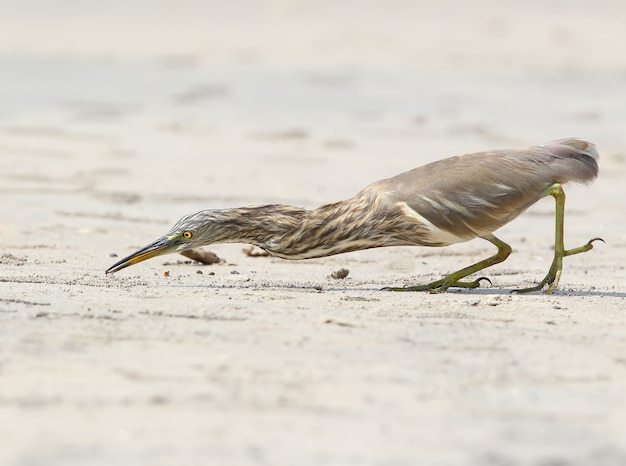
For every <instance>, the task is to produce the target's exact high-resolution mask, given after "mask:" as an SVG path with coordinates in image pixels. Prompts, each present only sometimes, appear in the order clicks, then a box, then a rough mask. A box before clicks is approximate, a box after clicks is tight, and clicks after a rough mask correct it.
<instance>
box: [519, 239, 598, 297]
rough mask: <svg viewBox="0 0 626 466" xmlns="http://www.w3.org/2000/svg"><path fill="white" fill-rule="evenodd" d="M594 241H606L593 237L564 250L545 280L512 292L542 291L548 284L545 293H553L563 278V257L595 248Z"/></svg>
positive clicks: (557, 257)
mask: <svg viewBox="0 0 626 466" xmlns="http://www.w3.org/2000/svg"><path fill="white" fill-rule="evenodd" d="M594 241H602V242H603V243H604V242H605V241H604V240H603V239H602V238H592V239H590V240H589V241H587V243H586V244H583V245H582V246H579V247H577V248H572V249H567V250H565V251H563V254H562V255H556V256H555V257H554V260H553V261H552V265H551V266H550V270H549V271H548V274H547V275H546V276H545V277H544V279H543V280H541V281H540V282H539V283H537V284H536V285H535V286H531V287H528V288H520V289H517V290H512V291H511V293H532V292H533V291H542V290H543V288H544V287H545V286H546V285H548V288H546V289H545V291H544V293H545V294H550V293H552V292H553V291H554V290H555V289H556V287H557V285H558V284H559V279H560V278H561V271H562V270H563V258H564V257H567V256H573V255H574V254H580V253H581V252H587V251H589V250H591V249H593V242H594Z"/></svg>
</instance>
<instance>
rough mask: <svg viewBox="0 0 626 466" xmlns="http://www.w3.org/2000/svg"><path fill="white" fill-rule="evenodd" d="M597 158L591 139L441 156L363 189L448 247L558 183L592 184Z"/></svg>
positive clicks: (498, 222) (492, 226) (491, 227)
mask: <svg viewBox="0 0 626 466" xmlns="http://www.w3.org/2000/svg"><path fill="white" fill-rule="evenodd" d="M597 159H598V152H597V150H596V148H595V146H594V145H593V144H592V143H590V142H587V141H583V140H580V139H574V138H569V139H560V140H556V141H552V142H549V143H546V144H542V145H538V146H531V147H526V148H522V149H512V150H498V151H489V152H480V153H475V154H468V155H462V156H457V157H451V158H448V159H444V160H439V161H437V162H433V163H430V164H428V165H424V166H422V167H419V168H416V169H414V170H410V171H408V172H405V173H402V174H400V175H397V176H395V177H393V178H388V179H385V180H381V181H379V182H377V183H374V184H373V185H370V186H369V187H367V188H366V189H365V190H364V191H363V192H364V193H366V192H372V191H371V190H373V191H375V192H379V193H380V192H384V193H386V194H385V196H386V199H387V201H389V202H391V203H393V204H397V205H401V206H402V207H403V208H404V210H405V211H406V213H408V214H409V215H415V216H417V218H419V219H421V220H422V219H425V220H426V221H427V222H428V223H430V224H431V229H432V230H433V232H434V236H433V243H432V244H433V245H445V244H451V243H455V242H460V241H466V240H469V239H472V238H474V237H476V236H482V235H485V234H487V233H491V232H493V231H495V230H497V229H498V228H500V227H501V226H503V225H505V224H506V223H508V222H510V221H511V220H513V219H514V218H515V217H517V216H518V215H519V214H521V213H522V212H523V211H524V210H526V209H527V208H528V207H530V206H531V205H532V204H534V203H535V202H537V201H538V200H539V199H540V198H542V197H543V196H545V194H546V193H545V191H546V189H547V188H549V187H550V186H552V185H553V184H555V183H560V184H565V183H568V182H570V181H575V182H582V183H588V182H591V181H592V180H593V179H594V178H596V176H597V174H598V164H597ZM403 203H406V206H404V205H403Z"/></svg>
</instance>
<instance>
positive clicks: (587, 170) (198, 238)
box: [106, 138, 601, 293]
mask: <svg viewBox="0 0 626 466" xmlns="http://www.w3.org/2000/svg"><path fill="white" fill-rule="evenodd" d="M597 160H598V152H597V150H596V148H595V146H594V145H593V144H592V143H590V142H587V141H583V140H580V139H573V138H569V139H560V140H557V141H552V142H548V143H546V144H542V145H537V146H531V147H526V148H522V149H512V150H498V151H489V152H480V153H476V154H468V155H462V156H457V157H451V158H447V159H443V160H439V161H437V162H433V163H430V164H428V165H424V166H422V167H419V168H415V169H414V170H410V171H408V172H405V173H401V174H400V175H397V176H394V177H392V178H387V179H384V180H380V181H377V182H375V183H373V184H371V185H369V186H368V187H366V188H365V189H363V190H362V191H361V192H359V193H358V194H357V195H356V196H354V197H352V198H350V199H348V200H345V201H340V202H336V203H333V204H326V205H323V206H321V207H319V208H317V209H314V210H306V209H302V208H300V207H293V206H288V205H280V204H271V205H263V206H254V207H241V208H234V209H216V210H203V211H201V212H197V213H194V214H191V215H187V216H185V217H183V218H182V219H180V220H179V221H178V223H176V224H175V225H174V226H173V227H172V229H171V230H170V231H169V233H167V234H166V235H165V236H163V237H161V238H159V239H157V240H156V241H154V242H153V243H151V244H149V245H147V246H146V247H144V248H142V249H140V250H139V251H137V252H135V253H134V254H131V255H130V256H128V257H126V258H124V259H122V260H121V261H119V262H117V263H116V264H114V265H113V266H111V268H109V269H108V270H107V271H106V273H113V272H117V271H119V270H121V269H123V268H125V267H128V266H129V265H133V264H136V263H138V262H141V261H144V260H146V259H150V258H151V257H155V256H159V255H162V254H169V253H174V252H178V253H181V252H184V251H187V250H190V249H192V248H198V247H200V246H206V245H209V244H213V243H249V244H254V245H256V246H258V247H260V248H262V249H264V250H265V251H267V252H268V253H269V254H271V255H273V256H277V257H281V258H284V259H309V258H313V257H324V256H330V255H333V254H339V253H343V252H350V251H356V250H360V249H368V248H377V247H383V246H407V245H418V246H437V247H439V246H447V245H450V244H454V243H459V242H463V241H468V240H470V239H473V238H476V237H478V238H482V239H484V240H487V241H489V242H490V243H492V244H493V245H494V246H495V247H496V248H497V249H498V251H497V252H496V254H494V255H493V256H491V257H488V258H487V259H484V260H481V261H479V262H477V263H475V264H472V265H470V266H468V267H464V268H462V269H460V270H457V271H456V272H452V273H450V274H449V275H446V276H445V277H443V278H442V279H440V280H436V281H434V282H432V283H428V284H426V285H417V286H409V287H403V288H384V289H385V290H392V291H426V290H428V291H430V292H433V293H437V292H443V291H446V290H447V289H448V288H450V287H459V288H476V287H478V286H479V285H480V281H481V280H483V279H484V280H487V281H489V280H488V279H487V278H485V277H481V278H478V279H476V280H473V281H462V279H464V278H465V277H467V276H468V275H471V274H474V273H476V272H479V271H481V270H483V269H485V268H487V267H490V266H492V265H494V264H498V263H500V262H502V261H504V260H505V259H506V258H507V257H508V256H509V254H510V253H511V247H510V246H509V245H508V244H506V243H505V242H503V241H501V240H500V239H498V238H496V237H495V236H494V235H493V232H494V231H496V230H497V229H498V228H500V227H502V226H503V225H506V224H507V223H509V222H510V221H511V220H513V219H514V218H516V217H517V216H518V215H520V214H521V213H522V212H524V211H525V210H526V209H527V208H528V207H530V206H531V205H532V204H534V203H535V202H537V201H538V200H539V199H541V198H542V197H545V196H553V197H554V199H555V200H556V233H555V247H554V259H553V261H552V265H551V266H550V269H549V271H548V274H547V275H546V276H545V278H544V279H543V280H541V281H540V282H539V283H538V284H537V285H536V286H532V287H530V288H522V289H518V290H514V291H516V292H530V291H540V290H543V289H544V288H545V292H546V293H550V292H552V291H554V289H555V288H556V287H557V285H558V283H559V278H560V277H561V271H562V269H563V258H564V257H567V256H571V255H574V254H579V253H582V252H585V251H589V250H590V249H592V248H593V244H592V243H593V242H594V241H596V240H600V241H601V239H600V238H593V239H591V240H589V242H587V243H586V244H584V245H582V246H580V247H577V248H573V249H565V247H564V244H563V216H564V207H565V193H564V192H563V188H562V186H561V185H563V184H565V183H568V182H570V181H575V182H582V183H589V182H591V181H592V180H593V179H594V178H596V176H597V174H598V164H597Z"/></svg>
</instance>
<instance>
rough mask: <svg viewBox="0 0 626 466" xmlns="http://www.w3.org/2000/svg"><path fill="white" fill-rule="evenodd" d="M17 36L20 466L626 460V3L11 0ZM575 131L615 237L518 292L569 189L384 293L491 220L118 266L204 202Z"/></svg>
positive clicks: (13, 99)
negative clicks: (457, 237)
mask: <svg viewBox="0 0 626 466" xmlns="http://www.w3.org/2000/svg"><path fill="white" fill-rule="evenodd" d="M0 31H2V32H1V33H0V35H1V37H2V38H1V40H0V464H2V465H3V466H37V465H72V466H73V465H112V464H115V465H170V464H171V465H205V464H206V465H305V466H306V465H365V466H369V465H372V466H374V465H376V466H387V465H388V466H396V465H472V466H473V465H476V466H482V465H487V466H489V465H493V466H496V465H497V466H505V465H507V466H508V465H511V466H516V465H537V466H557V465H558V466H569V465H624V464H626V272H625V270H624V265H625V263H626V230H625V226H626V206H625V199H626V53H624V44H626V8H625V7H624V4H623V2H621V1H613V2H611V1H600V2H582V1H581V2H579V1H569V2H558V1H554V2H540V1H530V2H514V1H499V2H496V1H484V2H461V1H460V0H459V1H443V2H409V1H393V2H373V1H365V2H343V1H339V2H331V1H320V2H301V1H266V2H248V1H243V0H239V1H234V2H212V1H208V2H204V1H202V2H201V1H182V2H165V1H151V2H147V1H137V2H122V1H117V0H114V1H109V2H95V1H85V2H69V1H60V0H59V1H50V2H44V1H31V2H2V15H0ZM568 136H577V137H581V138H584V139H588V140H590V141H593V142H594V143H596V144H597V147H598V150H599V152H600V157H601V158H600V176H599V178H598V179H597V180H596V182H594V183H593V184H592V185H590V186H581V185H569V186H566V187H565V190H566V193H567V203H566V218H565V221H566V225H565V241H566V246H567V247H574V246H579V245H582V244H584V243H585V242H587V240H589V239H590V238H593V237H601V238H603V239H604V240H605V241H606V244H602V243H596V244H595V247H594V249H593V250H592V251H590V252H587V253H585V254H582V255H577V256H572V257H568V258H566V259H565V266H564V271H563V276H562V278H561V284H560V286H559V288H558V290H557V291H556V292H555V293H554V294H552V295H542V294H531V295H515V294H511V293H510V291H511V290H512V289H514V288H517V287H520V286H531V285H532V284H534V283H536V282H537V281H538V280H540V279H541V278H543V276H544V275H545V273H546V272H547V269H548V267H549V264H550V262H551V258H552V254H553V241H554V226H553V224H554V217H553V215H554V201H553V199H552V198H549V199H543V200H541V201H540V202H538V203H537V204H536V205H534V206H532V207H531V208H530V209H529V210H528V211H527V212H526V213H525V214H524V215H522V216H521V217H519V218H518V219H516V220H515V221H514V222H512V223H510V224H509V225H507V226H505V227H503V228H502V229H501V230H500V231H499V232H498V236H499V237H500V238H502V239H503V240H505V241H507V242H508V243H509V244H511V245H512V247H513V254H512V255H511V257H510V258H509V259H508V260H507V261H506V262H504V263H503V264H500V265H498V266H495V267H493V268H492V269H489V270H487V271H486V273H484V275H487V276H488V277H490V278H491V280H492V282H493V286H487V284H485V286H484V287H482V288H480V289H476V290H453V291H450V292H448V293H445V294H428V293H389V292H383V291H380V288H382V287H384V286H389V285H395V286H402V285H411V284H418V283H424V282H427V281H430V280H434V279H437V278H440V277H441V276H442V275H443V274H445V273H446V272H450V271H451V270H454V269H456V268H459V267H461V266H464V265H468V264H470V263H471V262H473V261H476V260H479V259H482V258H484V257H487V256H488V255H490V254H492V253H493V246H491V245H490V244H489V243H487V242H485V241H482V240H475V241H471V242H468V243H464V244H460V245H454V246H451V247H447V248H425V247H401V248H381V249H374V250H368V251H360V252H354V253H349V254H342V255H337V256H333V257H328V258H322V259H313V260H307V261H286V260H282V259H277V258H272V257H264V256H262V255H257V254H255V253H256V252H260V250H252V251H248V252H246V251H245V248H247V247H248V245H245V244H227V245H214V246H211V247H209V248H208V250H210V251H212V252H213V253H215V254H216V255H217V256H218V257H219V258H220V259H221V262H220V263H217V264H212V265H202V264H197V263H193V262H191V261H190V260H189V259H187V258H185V257H182V256H177V255H170V256H164V257H161V258H156V259H152V260H150V261H147V262H143V263H141V264H138V265H135V266H133V267H131V268H128V269H125V270H122V271H120V272H119V273H117V274H114V275H110V276H105V274H104V271H105V270H106V269H107V268H108V267H109V266H111V265H112V264H113V263H114V262H116V261H117V260H119V259H120V258H121V257H123V256H125V255H128V254H130V253H132V252H134V251H135V250H136V249H138V248H139V247H142V246H144V245H146V244H148V243H149V242H150V241H152V240H155V239H156V238H158V237H159V236H161V235H162V234H164V233H166V232H167V231H168V229H169V228H170V226H171V225H172V224H174V222H176V221H177V220H178V219H179V218H180V217H181V216H183V215H185V214H188V213H191V212H194V211H197V210H201V209H208V208H226V207H237V206H243V205H251V204H264V203H285V204H293V205H297V206H303V207H307V208H313V207H316V206H318V205H320V204H323V203H326V202H332V201H337V200H340V199H345V198H348V197H350V196H352V195H353V194H354V193H356V192H357V191H358V190H360V189H361V188H363V187H365V186H366V185H368V184H369V183H371V182H373V181H376V180H378V179H381V178H385V177H389V176H392V175H395V174H397V173H400V172H402V171H405V170H408V169H411V168H414V167H417V166H419V165H422V164H424V163H427V162H430V161H433V160H437V159H440V158H444V157H447V156H451V155H457V154H462V153H468V152H475V151H481V150H487V149H498V148H508V147H518V146H525V145H530V144H538V143H542V142H545V141H549V140H552V139H557V138H563V137H568ZM342 269H345V270H343V271H342ZM346 273H347V276H345V275H346ZM342 276H344V277H343V278H341V277H342Z"/></svg>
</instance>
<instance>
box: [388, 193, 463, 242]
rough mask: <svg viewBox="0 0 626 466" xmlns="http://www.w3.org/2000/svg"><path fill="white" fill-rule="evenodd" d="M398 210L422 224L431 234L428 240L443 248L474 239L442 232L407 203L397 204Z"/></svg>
mask: <svg viewBox="0 0 626 466" xmlns="http://www.w3.org/2000/svg"><path fill="white" fill-rule="evenodd" d="M396 205H397V206H398V208H399V209H400V210H401V211H402V212H403V213H404V214H405V215H408V216H409V217H413V218H414V219H416V220H417V221H418V222H420V223H421V224H422V225H423V226H424V227H425V228H427V229H428V231H429V232H430V234H429V236H428V239H429V241H432V242H433V243H436V244H440V245H442V246H447V245H449V244H455V243H462V242H464V241H469V240H470V239H472V238H473V236H472V237H470V238H465V237H461V236H457V235H455V234H454V233H450V232H449V231H445V230H442V229H441V228H439V227H437V226H435V225H433V224H432V223H431V222H430V221H428V220H427V219H426V218H424V217H423V216H422V215H420V214H419V213H417V212H416V211H415V210H413V209H412V208H411V207H409V205H408V204H407V203H406V202H398V203H396Z"/></svg>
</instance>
